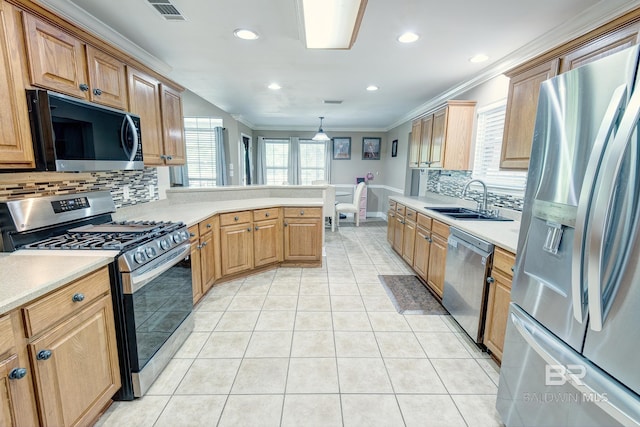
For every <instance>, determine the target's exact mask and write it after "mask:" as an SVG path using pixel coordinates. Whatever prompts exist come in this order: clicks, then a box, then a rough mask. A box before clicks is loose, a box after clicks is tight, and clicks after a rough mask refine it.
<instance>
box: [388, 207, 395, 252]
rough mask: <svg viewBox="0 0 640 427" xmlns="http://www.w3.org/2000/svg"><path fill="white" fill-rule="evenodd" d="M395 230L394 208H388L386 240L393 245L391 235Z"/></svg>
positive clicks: (392, 235)
mask: <svg viewBox="0 0 640 427" xmlns="http://www.w3.org/2000/svg"><path fill="white" fill-rule="evenodd" d="M395 230H396V210H395V208H393V209H389V211H388V212H387V242H389V244H390V245H393V237H394V234H395Z"/></svg>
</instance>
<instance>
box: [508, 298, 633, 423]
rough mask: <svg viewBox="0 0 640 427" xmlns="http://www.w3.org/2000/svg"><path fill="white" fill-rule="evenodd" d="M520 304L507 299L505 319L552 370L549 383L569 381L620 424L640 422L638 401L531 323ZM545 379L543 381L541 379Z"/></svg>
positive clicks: (605, 375)
mask: <svg viewBox="0 0 640 427" xmlns="http://www.w3.org/2000/svg"><path fill="white" fill-rule="evenodd" d="M525 316H526V314H524V313H523V312H522V310H521V309H520V308H518V307H517V306H514V304H513V303H511V310H510V311H509V319H510V321H511V323H512V324H513V326H515V328H516V330H517V331H518V333H519V334H520V335H521V336H522V338H523V339H524V340H525V341H526V342H527V344H529V346H530V347H531V348H532V349H533V350H534V351H535V352H536V353H537V354H538V355H539V356H540V357H541V358H542V359H543V360H544V361H545V362H546V364H547V371H546V372H545V374H546V375H549V371H551V372H552V373H553V377H554V378H553V380H554V381H553V382H552V381H551V379H550V380H549V385H548V386H547V387H553V386H554V385H555V384H556V382H557V381H558V380H559V378H558V376H562V377H563V378H562V379H561V380H560V382H562V383H568V384H571V386H572V387H574V388H575V389H576V390H577V391H578V392H579V393H580V394H581V396H582V399H585V400H586V401H589V402H593V403H595V404H596V405H597V406H598V407H599V408H600V409H602V410H603V411H604V412H606V413H607V414H608V415H609V416H611V417H612V418H614V419H615V420H616V421H618V422H619V423H620V424H621V425H624V426H640V423H639V421H638V420H640V402H639V401H638V399H637V398H636V397H634V396H635V395H634V394H633V393H630V392H629V391H628V390H627V389H626V388H625V387H624V386H622V385H619V384H618V383H617V381H615V380H613V381H612V380H611V379H610V377H609V376H608V375H607V374H605V373H603V372H602V371H600V369H599V368H597V367H596V366H595V365H593V364H591V362H589V361H588V360H587V359H584V358H583V357H582V356H581V355H579V354H577V353H574V351H573V350H572V349H570V348H569V347H566V344H565V343H562V342H560V341H559V340H558V338H556V337H555V336H554V335H552V334H551V333H549V332H547V331H546V330H545V329H544V328H542V327H541V326H539V325H537V324H535V323H533V322H532V321H531V320H529V319H528V318H527V317H528V316H527V317H525ZM545 382H546V381H545Z"/></svg>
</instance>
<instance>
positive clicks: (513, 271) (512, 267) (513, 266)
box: [511, 265, 516, 273]
mask: <svg viewBox="0 0 640 427" xmlns="http://www.w3.org/2000/svg"><path fill="white" fill-rule="evenodd" d="M511 272H512V273H515V272H516V266H515V265H512V266H511Z"/></svg>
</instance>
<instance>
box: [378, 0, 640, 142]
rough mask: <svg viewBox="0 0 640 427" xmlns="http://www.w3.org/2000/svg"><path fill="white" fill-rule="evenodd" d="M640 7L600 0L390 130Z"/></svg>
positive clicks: (638, 2)
mask: <svg viewBox="0 0 640 427" xmlns="http://www.w3.org/2000/svg"><path fill="white" fill-rule="evenodd" d="M638 7H640V0H634V1H628V0H601V1H600V2H598V3H597V4H595V5H593V6H592V7H590V8H588V9H586V10H585V11H583V12H582V13H580V14H579V15H577V16H575V17H574V18H572V19H571V21H569V22H565V23H563V24H562V25H560V26H558V27H556V28H554V29H552V30H550V31H548V32H547V33H545V34H543V35H542V36H540V37H538V38H537V39H535V40H533V41H531V42H530V43H527V44H525V45H524V46H522V47H521V48H519V49H518V50H516V51H514V52H512V53H510V54H508V55H507V56H504V57H503V58H501V59H499V60H498V61H496V62H495V63H494V64H493V65H491V66H490V67H487V68H485V69H484V70H482V71H481V72H480V73H478V74H476V75H475V76H473V77H472V78H471V79H469V80H467V81H464V82H462V83H460V84H458V85H456V86H452V87H451V88H449V89H447V90H446V91H444V92H442V93H440V94H439V95H436V96H435V97H433V98H431V99H430V100H429V101H427V102H425V103H424V104H422V105H420V106H419V107H417V108H414V109H413V110H411V111H409V112H408V113H407V114H405V115H404V116H402V117H401V118H400V119H398V120H396V121H395V122H394V123H393V124H391V125H390V126H388V127H387V129H386V131H390V130H391V129H394V128H396V127H398V126H400V125H401V124H403V123H405V122H407V121H410V120H413V119H415V118H416V117H418V116H420V115H423V114H425V113H428V112H430V111H432V110H435V109H436V108H438V107H439V106H440V105H442V104H444V103H445V102H446V101H448V100H450V99H452V98H455V97H456V96H459V95H462V94H463V93H465V92H467V91H468V90H470V89H473V88H474V87H476V86H479V85H481V84H482V83H485V82H487V81H489V80H491V79H493V78H495V77H497V76H499V75H501V74H504V73H505V72H506V71H508V70H510V69H512V68H514V67H516V66H518V65H521V64H523V63H525V62H527V61H529V60H531V59H533V58H535V57H536V56H538V55H541V54H543V53H545V52H547V51H549V50H551V49H553V48H554V47H556V46H560V45H562V44H564V43H567V42H569V41H571V40H573V39H575V38H577V37H580V36H582V35H583V34H586V33H588V32H589V31H592V30H595V29H596V28H598V27H600V26H602V25H604V24H606V23H607V22H609V21H612V20H614V19H616V18H619V17H620V16H622V15H624V14H625V13H628V12H631V11H632V10H634V9H637V8H638Z"/></svg>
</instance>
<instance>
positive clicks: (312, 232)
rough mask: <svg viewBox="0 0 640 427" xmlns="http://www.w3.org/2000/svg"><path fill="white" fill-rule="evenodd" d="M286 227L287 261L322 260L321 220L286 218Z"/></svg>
mask: <svg viewBox="0 0 640 427" xmlns="http://www.w3.org/2000/svg"><path fill="white" fill-rule="evenodd" d="M284 225H285V226H284V260H285V261H320V260H321V259H322V244H321V240H322V222H321V220H320V218H316V219H313V218H304V219H303V218H285V224H284Z"/></svg>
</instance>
